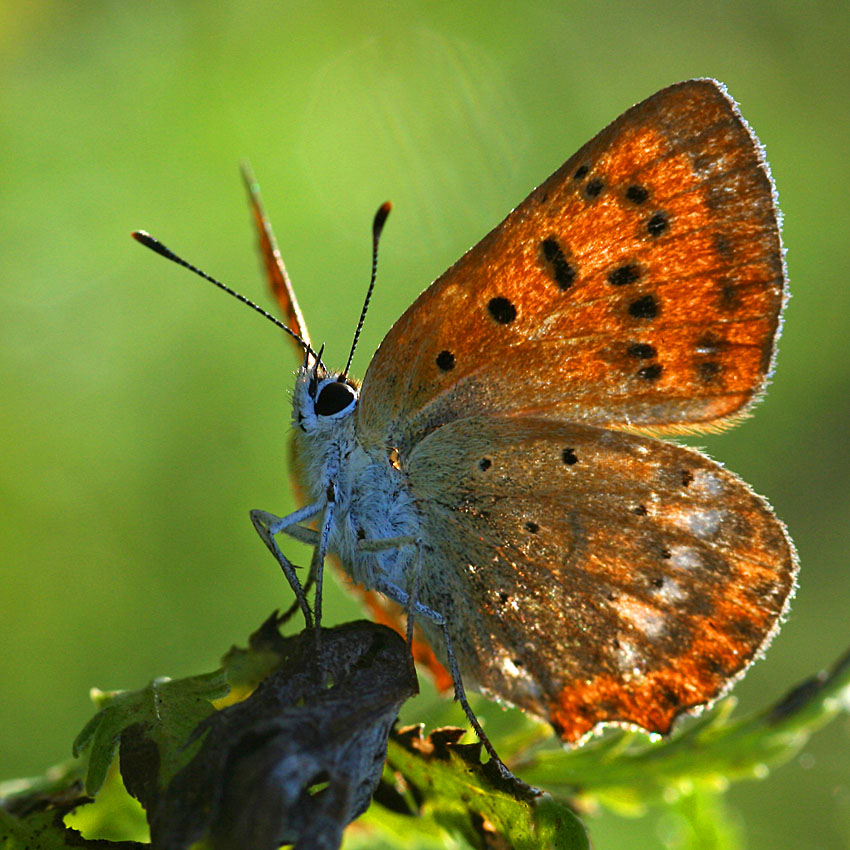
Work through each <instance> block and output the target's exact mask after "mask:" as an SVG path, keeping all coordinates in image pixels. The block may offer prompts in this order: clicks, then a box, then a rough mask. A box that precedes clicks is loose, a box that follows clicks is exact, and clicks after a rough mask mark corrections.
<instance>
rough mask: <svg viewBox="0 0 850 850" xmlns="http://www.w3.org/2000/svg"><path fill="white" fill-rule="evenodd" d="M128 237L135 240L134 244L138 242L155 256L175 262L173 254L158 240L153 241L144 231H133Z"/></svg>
mask: <svg viewBox="0 0 850 850" xmlns="http://www.w3.org/2000/svg"><path fill="white" fill-rule="evenodd" d="M130 236H132V237H133V239H135V240H136V242H140V243H141V244H142V245H144V246H145V248H150V249H151V251H156V253H157V254H160V255H161V256H163V257H165V258H166V259H169V260H175V259H176V257H175V254H174V253H173V252H172V251H170V250H169V249H168V248H166V247H165V245H163V244H162V242H160V241H159V239H154V238H153V236H151V235H150V233H148V232H147V231H146V230H134V231H133V232H132V233H131V234H130Z"/></svg>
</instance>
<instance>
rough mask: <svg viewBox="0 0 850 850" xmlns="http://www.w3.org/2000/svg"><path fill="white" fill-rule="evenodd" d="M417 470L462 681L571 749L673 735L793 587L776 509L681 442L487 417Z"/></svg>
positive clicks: (425, 576)
mask: <svg viewBox="0 0 850 850" xmlns="http://www.w3.org/2000/svg"><path fill="white" fill-rule="evenodd" d="M408 473H409V476H410V482H411V487H412V488H413V491H414V493H415V495H416V497H417V500H418V504H419V506H420V510H421V514H422V521H423V527H422V534H423V537H424V539H425V540H426V541H427V542H428V549H427V551H426V555H425V563H424V567H423V572H422V575H421V577H420V591H419V592H420V597H421V599H422V601H423V602H425V603H426V604H427V605H429V606H431V607H432V608H434V609H436V610H437V611H440V612H441V613H442V614H443V615H444V616H445V617H446V619H447V621H448V624H449V630H450V633H451V636H452V640H453V643H454V648H455V652H456V654H457V656H458V660H459V663H460V667H461V672H462V676H463V679H464V682H465V683H467V684H468V685H474V684H475V683H477V685H478V687H480V688H481V689H482V690H484V691H486V692H489V693H491V694H494V695H496V696H499V697H502V698H504V699H507V700H509V701H510V702H512V703H514V704H516V705H519V706H521V707H522V708H525V709H527V710H531V711H533V712H535V713H537V714H538V715H540V716H543V717H545V718H548V719H549V720H551V722H552V723H553V724H554V726H555V727H556V728H557V729H558V731H559V732H560V734H561V735H562V736H563V737H564V739H565V740H568V741H575V740H577V739H579V738H580V737H581V736H582V735H584V734H586V733H587V732H589V731H591V730H592V729H593V728H594V727H595V726H596V725H597V724H599V723H606V722H622V723H632V724H637V725H638V726H641V727H643V728H644V729H647V730H650V731H655V732H667V731H668V730H669V729H670V726H671V723H672V721H673V720H674V719H675V718H676V717H677V716H678V715H679V714H680V713H682V712H683V711H685V710H687V709H689V708H692V707H694V706H698V705H702V704H703V703H706V702H708V701H710V700H712V699H714V698H715V697H717V696H718V695H719V694H720V693H722V691H723V690H724V689H725V688H726V687H727V686H728V685H729V684H730V683H731V682H732V681H734V680H735V678H736V677H737V676H739V675H740V674H741V673H742V672H743V671H744V669H745V668H746V667H747V665H748V664H749V663H750V662H751V661H752V660H753V659H754V657H755V656H756V655H757V654H758V653H759V651H760V650H761V649H762V648H763V647H764V646H765V645H766V643H767V642H768V640H769V639H770V637H771V636H772V634H773V632H774V631H775V629H776V627H777V624H778V621H779V619H780V617H781V615H782V612H783V610H784V609H785V606H786V603H787V600H788V598H789V596H790V595H791V592H792V589H793V587H794V576H795V571H796V559H795V555H794V551H793V548H792V545H791V543H790V541H789V539H788V537H787V535H786V533H785V530H784V528H783V526H782V524H781V523H780V522H779V521H778V520H777V519H776V518H775V516H774V515H773V513H772V511H771V509H770V507H769V506H768V505H767V503H766V502H765V501H764V500H763V499H761V498H760V497H758V496H756V495H755V494H754V493H753V492H752V491H751V490H750V489H749V487H748V486H747V485H746V484H745V483H744V482H743V481H741V480H740V479H739V478H737V477H736V476H735V475H733V474H732V473H730V472H728V471H726V470H724V469H723V468H722V467H720V466H719V465H718V464H716V463H714V462H712V461H711V460H709V459H708V458H706V457H705V456H703V455H701V454H700V453H698V452H696V451H693V450H690V449H686V448H683V447H681V446H677V445H673V444H670V443H662V442H660V441H657V440H652V439H649V438H645V437H641V436H638V435H633V434H629V433H625V432H620V431H610V430H604V429H600V428H596V427H593V426H588V425H582V424H568V423H562V422H553V421H551V420H548V419H531V418H520V419H516V418H510V419H508V418H497V417H477V418H472V419H467V420H460V421H456V422H454V423H452V424H449V425H446V426H444V427H442V428H440V429H439V430H437V431H435V432H433V433H432V434H431V435H429V436H428V437H427V438H426V439H424V440H423V441H422V442H421V443H420V444H418V445H417V446H416V447H415V449H414V450H413V453H412V454H411V457H410V461H409V468H408ZM431 634H432V637H433V639H434V640H435V641H437V640H438V635H439V631H438V630H435V629H433V628H432V629H431Z"/></svg>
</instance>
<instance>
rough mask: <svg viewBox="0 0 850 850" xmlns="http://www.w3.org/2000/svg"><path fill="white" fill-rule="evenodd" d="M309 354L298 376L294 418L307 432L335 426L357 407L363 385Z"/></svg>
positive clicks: (293, 405) (298, 425) (293, 400)
mask: <svg viewBox="0 0 850 850" xmlns="http://www.w3.org/2000/svg"><path fill="white" fill-rule="evenodd" d="M321 356H322V355H321V351H320V352H319V355H318V357H316V358H312V357H309V355H308V356H307V357H306V358H305V362H304V365H302V366H301V368H300V369H299V370H298V374H297V376H296V378H295V393H294V395H293V399H292V408H293V421H294V423H295V425H296V427H298V428H300V429H301V430H302V431H304V432H306V433H311V432H316V431H322V430H327V429H332V428H334V427H336V423H338V422H339V420H341V419H346V418H347V417H349V416H350V415H351V414H352V413H353V412H354V409H355V408H356V407H357V399H358V398H359V395H360V393H359V388H358V386H357V384H355V383H354V382H353V381H352V380H351V378H348V377H347V376H346V375H345V374H344V373H341V372H329V371H328V370H327V369H326V368H325V366H324V364H323V363H322V359H321Z"/></svg>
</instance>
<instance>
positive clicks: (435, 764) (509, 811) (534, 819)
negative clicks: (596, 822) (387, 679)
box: [350, 730, 590, 850]
mask: <svg viewBox="0 0 850 850" xmlns="http://www.w3.org/2000/svg"><path fill="white" fill-rule="evenodd" d="M447 733H448V734H447ZM453 733H460V734H462V730H438V731H437V732H434V733H432V735H431V736H430V737H429V738H428V739H424V740H423V739H421V737H419V736H418V735H417V734H413V735H411V733H410V732H407V733H404V734H402V735H400V736H399V735H397V736H395V737H394V738H391V740H390V744H389V749H388V765H389V769H390V771H391V772H393V774H394V779H395V782H396V784H397V783H398V782H399V781H400V780H403V782H404V783H406V785H407V786H408V788H409V789H410V791H411V794H410V796H409V798H408V799H410V800H415V801H417V802H416V803H414V804H413V806H412V810H411V815H412V816H415V821H414V820H412V818H410V817H408V818H407V821H408V827H407V835H410V833H411V832H412V831H414V830H415V831H416V833H417V834H419V833H421V832H422V831H424V832H425V834H426V835H431V836H434V837H436V836H437V835H438V834H439V831H443V832H444V833H449V834H450V835H451V836H453V837H454V838H455V839H458V838H460V839H462V840H464V841H465V842H466V844H468V845H469V846H471V847H479V846H482V844H487V846H490V844H492V843H494V842H495V843H497V844H498V841H499V840H501V841H502V843H504V844H505V845H506V846H509V847H511V848H515V849H516V850H540V848H553V850H586V848H588V847H589V846H590V845H589V843H588V838H587V834H586V832H585V829H584V826H583V825H582V823H581V822H580V821H579V820H578V818H577V817H576V816H575V814H574V813H573V812H572V811H571V810H570V809H569V808H567V807H566V806H565V805H563V804H562V803H559V802H557V801H556V800H554V799H552V798H551V797H548V796H542V797H541V796H535V795H534V792H533V791H532V792H531V793H529V790H530V789H528V788H527V787H525V786H522V785H521V784H519V785H514V784H513V783H511V782H508V781H505V780H503V779H501V778H500V777H499V776H498V773H497V772H496V771H495V769H494V768H493V766H492V764H490V763H488V764H486V765H482V764H481V761H480V746H479V745H478V744H472V745H467V746H464V745H458V744H455V743H453V740H456V739H457V738H458V737H459V735H458V734H453ZM374 808H375V807H374V805H373V809H374ZM398 817H399V816H398V815H395V814H392V815H388V816H387V817H386V819H385V820H386V822H387V825H386V828H387V830H388V831H389V832H390V833H392V832H396V831H397V830H398V828H399V823H398ZM383 818H384V813H383V812H381V813H375V814H374V815H373V816H371V817H369V819H368V820H369V822H370V823H371V824H373V825H376V826H382V819H383ZM444 840H445V839H444ZM487 842H490V843H489V844H488V843H487ZM350 846H356V842H354V843H352V844H351V845H350ZM423 846H428V845H423Z"/></svg>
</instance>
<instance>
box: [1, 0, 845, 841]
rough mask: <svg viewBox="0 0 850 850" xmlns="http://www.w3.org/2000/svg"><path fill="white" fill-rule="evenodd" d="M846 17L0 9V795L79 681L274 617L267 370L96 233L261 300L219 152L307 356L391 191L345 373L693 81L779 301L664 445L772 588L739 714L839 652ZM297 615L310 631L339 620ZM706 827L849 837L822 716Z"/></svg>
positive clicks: (347, 286) (207, 297) (337, 318)
mask: <svg viewBox="0 0 850 850" xmlns="http://www.w3.org/2000/svg"><path fill="white" fill-rule="evenodd" d="M848 10H850V7H848V4H846V3H834V2H810V3H805V4H802V3H793V2H788V1H787V0H786V2H779V3H777V2H760V3H740V2H732V0H717V2H713V3H687V2H686V3H683V2H678V0H677V1H676V2H672V0H671V2H656V3H642V2H626V1H625V0H623V2H601V3H600V2H574V3H552V2H539V0H538V1H535V0H526V2H523V3H515V4H512V3H502V4H496V5H494V4H491V3H484V2H469V3H457V2H407V0H402V2H394V3H389V2H388V3H374V2H370V3H358V4H354V3H346V2H327V0H310V2H271V0H264V2H255V3H247V2H245V3H231V4H226V3H225V4H212V3H206V2H172V3H149V4H137V3H127V2H88V3H69V2H39V0H30V2H29V3H26V4H24V3H14V2H9V3H5V4H3V5H2V6H0V69H2V70H1V71H0V122H2V123H0V150H2V166H0V184H1V185H2V195H0V234H2V237H0V238H2V252H0V298H2V308H0V327H2V335H0V381H2V416H0V435H2V445H3V451H2V455H0V487H2V510H1V511H0V546H1V547H2V551H0V559H2V560H0V599H2V616H0V640H2V653H0V664H2V667H0V681H2V687H3V697H2V699H0V777H10V776H20V775H26V774H33V773H38V772H41V770H42V769H43V768H44V767H45V766H46V765H48V764H51V763H53V762H55V761H58V760H60V759H63V758H65V757H66V756H67V755H68V754H69V751H70V742H71V739H72V737H73V736H74V734H75V733H76V732H77V731H78V730H79V728H80V727H81V726H82V725H83V723H84V722H85V720H86V719H87V717H88V716H89V715H90V713H91V710H92V709H91V705H90V703H89V701H88V697H87V692H88V689H89V687H90V686H92V685H97V686H99V687H102V688H122V687H131V688H132V687H137V686H140V685H142V684H143V683H145V682H146V681H147V680H148V679H150V678H151V677H154V676H161V675H170V676H183V675H187V674H191V673H197V672H202V671H206V670H209V669H212V668H213V667H214V666H215V665H216V663H217V659H218V656H219V655H220V653H221V652H222V651H223V650H224V649H226V647H227V646H228V645H229V644H230V643H232V642H242V643H244V641H245V639H246V637H247V634H248V632H249V631H250V630H251V629H253V628H254V627H255V626H257V625H258V624H259V623H260V621H261V620H262V619H263V618H264V617H265V616H266V615H267V614H268V613H269V612H270V611H271V609H272V608H274V607H279V606H284V605H286V604H288V601H289V598H290V597H289V591H288V589H287V587H286V586H285V583H284V581H283V579H282V578H281V576H280V574H279V571H278V569H277V568H276V565H275V564H274V562H273V561H272V559H271V558H270V557H269V555H268V553H267V552H266V550H265V548H264V547H263V546H262V544H261V543H260V541H259V539H258V538H257V537H256V535H255V534H254V531H253V529H252V527H251V524H250V522H249V520H248V510H249V509H250V508H254V507H261V508H265V509H268V510H271V511H275V512H277V513H283V512H285V511H286V510H288V509H290V507H291V506H292V497H291V494H290V491H289V486H288V479H287V475H286V469H285V463H286V442H287V440H286V436H287V435H286V432H287V428H288V419H289V408H288V392H289V386H290V380H291V371H292V368H293V365H294V363H293V360H292V353H291V352H290V350H289V348H288V346H286V345H284V344H283V343H282V342H281V339H280V338H279V336H278V334H277V333H276V332H275V330H274V329H273V328H272V327H271V326H270V325H268V324H267V323H264V322H263V321H262V320H260V319H259V318H258V317H257V316H255V315H253V314H252V313H251V312H250V311H248V310H246V309H244V308H242V307H240V306H239V305H238V304H237V303H236V302H235V301H233V300H231V299H227V298H225V297H223V296H222V295H221V294H220V293H218V292H215V291H213V289H212V288H211V287H209V286H207V285H205V284H203V283H202V282H201V281H199V280H197V279H195V278H192V277H191V276H190V275H188V274H187V273H185V272H182V271H181V270H179V269H177V268H176V267H174V266H171V265H169V264H168V263H166V262H165V261H163V260H161V259H159V258H157V257H155V256H154V255H152V254H150V253H149V252H146V251H144V250H143V249H142V248H141V247H139V246H138V245H136V244H134V243H133V242H132V241H131V240H130V238H129V231H130V230H131V229H134V228H145V229H148V230H150V231H151V232H152V233H154V234H155V235H157V236H159V237H160V238H162V239H163V240H164V241H165V242H166V243H167V244H168V245H170V246H171V247H173V248H174V249H175V250H178V251H180V252H182V253H184V254H185V255H186V256H187V257H188V258H189V259H191V260H193V261H195V262H198V263H199V264H201V265H202V266H203V267H204V268H205V269H207V270H208V271H210V272H211V273H213V274H216V275H218V276H220V277H221V278H222V279H224V280H225V281H228V282H230V283H231V284H233V285H235V286H236V287H237V288H238V289H240V290H241V291H242V292H244V293H246V294H247V295H249V296H251V297H253V298H255V299H257V300H259V301H261V302H263V303H267V301H268V299H267V297H266V293H265V291H264V283H263V280H262V278H261V276H260V274H259V272H258V268H259V266H258V261H257V259H256V257H255V254H254V236H253V233H252V231H251V224H250V221H249V215H248V211H247V207H246V202H245V198H244V192H243V188H242V186H241V184H240V180H239V175H238V172H237V163H238V161H239V159H240V158H241V157H248V158H250V160H251V162H252V163H253V166H254V169H255V171H256V173H257V176H258V178H259V180H260V183H261V186H262V188H263V192H264V196H265V201H266V205H267V207H268V211H269V213H270V216H271V218H272V221H273V223H274V224H275V228H276V231H277V234H278V238H279V241H280V243H281V246H282V248H283V252H284V256H285V258H286V262H287V265H288V267H289V271H290V273H291V275H292V277H293V279H294V281H295V283H296V287H297V289H298V293H299V297H300V299H301V304H302V307H303V308H304V310H305V313H306V315H307V318H308V321H309V324H310V330H311V333H312V335H313V338H314V340H316V341H318V342H322V341H324V342H326V343H327V345H328V348H327V357H326V359H327V360H328V361H329V362H331V363H339V364H341V363H343V362H344V358H345V355H346V353H347V348H348V344H349V340H350V336H351V333H352V330H353V325H354V322H355V319H356V316H357V313H358V311H359V308H360V302H361V299H362V296H363V292H364V287H365V285H366V281H367V278H368V268H369V250H370V242H369V227H370V222H371V216H372V214H373V212H374V210H375V208H376V207H377V205H378V204H379V203H380V202H382V201H383V200H385V199H387V198H390V199H392V201H393V203H394V208H395V209H394V213H393V216H392V217H391V219H390V221H389V224H388V227H387V230H386V232H385V238H384V242H383V252H382V262H381V270H380V275H379V287H378V291H377V293H376V296H375V299H374V301H373V308H372V311H371V313H370V316H369V320H368V322H367V325H366V328H365V331H364V334H363V339H362V341H361V345H360V349H359V352H358V356H357V357H356V359H355V372H356V373H358V374H360V375H362V374H363V371H364V370H365V367H366V364H367V363H368V360H369V357H370V355H371V353H372V352H373V351H374V350H375V348H376V347H377V345H378V343H379V342H380V340H381V338H382V336H383V334H384V333H385V332H386V331H387V329H388V328H389V326H390V324H391V323H392V321H393V320H394V319H395V318H396V317H397V316H398V315H399V314H400V313H401V311H402V310H403V309H404V308H405V307H406V306H407V305H408V304H409V303H410V302H411V301H412V299H413V297H414V296H415V295H416V294H417V293H418V292H419V290H420V289H421V288H423V287H424V286H425V285H426V284H427V283H429V282H430V281H431V280H432V279H433V278H434V277H436V276H437V275H438V274H439V273H440V272H441V271H442V270H443V269H444V268H445V267H446V266H448V265H449V264H450V263H451V262H453V261H454V260H455V259H456V258H457V257H458V256H459V255H460V254H461V253H462V252H463V251H464V250H465V249H466V248H467V247H468V246H469V245H471V244H472V243H473V242H475V241H477V240H478V239H479V238H480V237H481V236H482V235H483V234H484V233H485V232H486V231H487V230H488V229H489V228H490V227H491V226H492V225H494V224H495V223H497V222H498V221H499V220H500V219H501V218H502V217H503V216H504V215H505V214H506V213H507V211H508V210H509V209H510V208H511V207H512V206H514V205H515V204H516V203H518V202H519V201H520V200H521V199H522V198H523V197H524V196H525V195H526V194H527V192H528V191H529V190H530V189H531V188H532V187H533V186H534V185H536V184H537V183H539V182H541V181H542V180H543V179H544V178H545V177H547V176H548V175H549V174H550V173H551V172H552V171H553V170H554V169H555V168H556V167H557V166H559V165H560V164H561V162H562V161H563V160H564V159H566V158H567V157H568V156H569V155H570V154H571V153H572V152H573V151H574V150H575V149H576V148H578V147H579V146H580V145H581V144H582V143H583V142H585V141H586V140H587V139H588V138H590V136H591V135H593V134H594V133H595V132H596V131H597V130H599V129H601V128H602V127H603V126H604V125H605V124H607V123H608V122H609V121H611V120H612V119H613V118H615V117H616V116H617V115H618V114H619V113H620V112H621V111H623V110H624V109H625V108H627V107H628V106H630V105H631V104H632V103H634V102H636V101H638V100H641V99H643V98H644V97H646V96H648V95H649V94H651V93H653V92H654V91H655V90H657V89H659V88H661V87H663V86H665V85H667V84H669V83H672V82H675V81H678V80H681V79H686V78H689V77H694V76H714V77H717V78H719V79H721V80H723V81H724V82H726V83H727V84H728V86H729V88H730V91H731V93H732V95H733V96H734V97H735V98H736V99H737V100H738V101H739V102H740V104H741V108H742V110H743V113H744V115H745V116H746V118H747V119H748V121H749V122H750V123H751V124H752V126H753V128H754V129H755V130H756V132H757V133H758V135H759V136H760V138H761V140H762V142H763V143H764V144H765V146H766V148H767V152H768V157H769V159H770V162H771V165H772V169H773V175H774V178H775V179H776V182H777V184H778V187H779V192H780V197H781V203H782V208H783V211H784V215H785V230H784V234H785V243H786V247H787V249H788V263H789V268H790V275H791V282H792V292H793V299H792V301H791V303H790V304H789V307H788V310H787V313H786V324H785V334H784V336H783V339H782V344H781V349H780V356H779V360H778V369H777V372H776V376H775V379H774V381H773V385H772V387H771V389H770V392H769V394H768V396H767V398H766V400H765V401H764V402H763V403H762V404H761V405H760V407H759V408H758V410H757V411H756V416H755V417H754V418H753V419H751V420H750V421H747V422H745V423H744V424H742V425H741V426H740V427H738V428H737V429H735V430H733V431H730V432H727V433H726V434H723V435H719V436H716V437H706V438H701V439H700V440H697V441H691V442H694V443H695V444H698V445H703V446H705V447H707V449H708V450H709V452H710V453H711V454H712V455H713V456H714V457H716V458H717V459H719V460H721V461H723V462H724V463H726V464H727V465H728V466H729V467H731V468H732V469H734V470H735V471H737V472H738V473H740V474H741V475H742V476H743V477H744V478H745V479H746V480H747V481H748V482H750V483H751V484H752V485H753V486H754V487H755V488H756V490H757V491H759V492H761V493H764V494H766V495H768V496H769V498H770V499H771V501H772V503H773V505H774V506H775V508H776V510H777V513H778V514H779V516H781V517H782V518H783V519H784V520H785V522H786V523H787V524H788V526H789V528H790V530H791V533H792V534H793V536H794V538H795V540H796V542H797V546H798V548H799V552H800V557H801V562H802V572H801V579H800V590H799V592H798V595H797V599H796V602H795V604H794V608H793V611H792V613H791V617H790V619H789V621H788V622H787V624H786V625H785V628H784V629H783V631H782V634H781V635H780V636H779V638H778V639H777V640H776V641H775V643H774V645H773V647H772V648H771V650H770V652H769V653H768V655H767V657H766V659H765V660H763V661H762V662H761V663H759V664H758V665H756V667H755V668H754V669H753V670H752V671H751V673H750V675H749V676H748V677H747V679H746V680H745V681H743V682H742V683H741V684H740V686H739V687H738V689H737V694H738V695H739V697H740V700H741V707H742V708H743V709H750V710H754V709H757V708H759V707H760V706H763V705H765V704H766V703H767V701H768V700H770V699H772V698H775V697H778V696H779V695H780V694H781V693H782V692H783V691H784V689H786V688H787V687H789V686H791V685H793V684H794V683H796V682H797V681H798V680H799V679H801V678H803V677H806V676H807V675H809V674H810V673H812V672H814V671H815V670H817V669H818V668H820V667H822V666H825V665H827V664H828V663H829V662H831V661H832V660H833V659H834V658H835V657H836V656H837V655H838V653H839V652H840V651H841V650H843V649H844V648H845V646H846V645H847V644H848V643H850V567H848V555H847V553H848V551H850V446H848V442H850V441H848V419H850V330H848V328H850V325H849V324H848V315H850V285H848V276H847V246H848V216H847V199H848V197H850V157H848V151H850V121H848V116H850V109H849V108H848V104H850V64H849V63H848V52H847V43H846V42H847V33H848V31H850V11H848ZM327 598H328V603H329V605H330V606H331V607H330V617H331V618H333V619H337V620H341V619H343V618H350V617H352V616H353V615H355V614H356V610H357V609H356V606H355V605H354V603H353V602H352V601H351V600H350V599H347V598H346V597H345V595H344V594H343V593H341V592H339V591H337V590H336V589H329V593H328V597H327ZM423 705H424V704H423ZM413 711H414V715H413V716H414V717H416V718H421V719H426V720H427V719H428V716H427V706H426V707H425V708H422V709H421V710H419V709H413ZM731 801H732V804H733V805H734V807H735V809H736V811H738V812H740V813H741V816H742V819H743V820H744V822H745V824H746V833H747V835H748V837H749V840H750V846H752V847H753V848H785V847H788V848H792V847H794V848H796V847H806V848H811V850H814V848H824V850H826V848H829V850H834V848H837V847H850V723H848V721H847V720H846V719H844V720H842V721H840V722H838V723H836V724H833V725H832V726H831V727H830V728H829V729H827V730H826V731H824V732H822V733H820V734H819V735H818V736H817V737H816V738H815V739H813V740H812V741H811V743H810V744H809V745H808V746H807V747H806V749H805V751H804V753H803V754H802V755H801V756H800V757H799V758H797V759H796V760H795V761H794V762H793V763H792V764H789V765H787V766H785V767H784V768H781V769H779V770H777V771H775V772H774V773H773V774H772V775H771V776H770V777H769V778H768V779H767V780H766V781H764V782H760V783H750V784H744V785H740V786H737V787H735V788H734V789H733V790H732V792H731ZM667 826H669V825H667ZM591 828H592V832H593V835H594V838H595V842H596V846H597V847H598V848H601V850H606V848H621V847H629V848H638V850H640V848H643V847H656V846H659V843H660V841H661V838H660V836H661V835H662V834H663V833H664V831H665V829H666V826H665V824H664V822H663V819H662V821H661V822H660V823H659V821H658V820H657V819H656V818H654V817H652V818H647V819H644V820H642V821H623V820H621V819H618V818H616V817H614V816H613V815H604V814H603V815H600V816H599V817H597V818H593V819H592V820H591Z"/></svg>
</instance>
